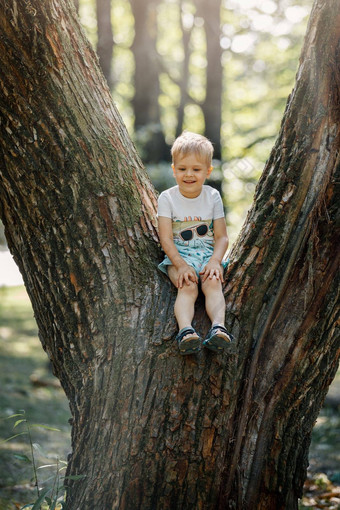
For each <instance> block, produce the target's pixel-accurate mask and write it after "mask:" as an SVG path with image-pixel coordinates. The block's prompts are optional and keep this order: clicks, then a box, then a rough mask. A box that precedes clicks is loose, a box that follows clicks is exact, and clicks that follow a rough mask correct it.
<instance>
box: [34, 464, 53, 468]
mask: <svg viewBox="0 0 340 510" xmlns="http://www.w3.org/2000/svg"><path fill="white" fill-rule="evenodd" d="M56 466H57V464H44V465H43V466H39V467H38V468H37V469H44V468H48V467H56Z"/></svg>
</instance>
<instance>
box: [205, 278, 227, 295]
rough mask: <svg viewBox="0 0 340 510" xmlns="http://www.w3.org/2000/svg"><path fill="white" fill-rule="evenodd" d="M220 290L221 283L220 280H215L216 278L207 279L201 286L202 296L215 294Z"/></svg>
mask: <svg viewBox="0 0 340 510" xmlns="http://www.w3.org/2000/svg"><path fill="white" fill-rule="evenodd" d="M221 289H222V283H221V280H220V279H217V278H216V276H213V278H207V279H206V280H205V281H204V283H203V284H202V291H203V294H206V293H208V292H217V291H220V290H221Z"/></svg>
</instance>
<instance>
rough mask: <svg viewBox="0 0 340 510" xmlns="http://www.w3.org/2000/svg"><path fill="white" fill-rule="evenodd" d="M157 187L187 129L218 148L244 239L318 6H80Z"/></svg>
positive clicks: (264, 0) (251, 0)
mask: <svg viewBox="0 0 340 510" xmlns="http://www.w3.org/2000/svg"><path fill="white" fill-rule="evenodd" d="M77 4H78V12H79V16H80V19H81V22H82V24H83V26H84V29H85V31H86V33H87V35H88V37H89V39H90V41H91V42H92V44H93V46H94V48H96V49H97V52H98V54H99V59H100V62H101V65H102V69H103V72H104V74H105V76H106V79H107V82H108V84H109V87H110V89H111V91H112V94H113V97H114V100H115V101H116V103H117V106H118V109H119V111H120V113H121V115H122V117H123V119H124V122H125V124H126V125H127V127H128V130H129V133H130V135H131V137H132V139H133V140H134V141H135V143H136V145H137V148H138V150H139V153H140V155H141V157H142V159H143V161H144V163H145V165H146V167H147V169H148V171H149V174H150V176H151V178H152V180H153V183H154V185H155V187H156V188H157V189H158V190H159V191H161V190H162V189H164V188H166V187H168V186H169V185H172V184H173V180H172V177H171V171H170V168H169V158H170V146H171V144H172V142H173V140H174V138H175V137H176V136H177V135H178V134H180V133H181V132H182V130H183V129H189V130H191V131H197V132H199V133H202V134H205V135H206V136H207V137H208V138H209V139H210V140H211V141H212V142H213V144H214V147H215V158H216V161H215V171H214V172H213V174H212V178H213V181H212V182H211V184H212V185H215V186H216V187H218V188H219V189H220V190H222V193H223V196H224V202H225V207H226V215H227V222H228V226H229V232H230V234H231V238H232V240H233V239H235V237H236V235H237V233H238V231H239V230H240V227H241V224H242V222H243V220H244V217H245V214H246V211H247V209H248V207H249V204H250V202H251V200H252V196H253V193H254V189H255V185H256V182H257V180H258V177H259V175H260V173H261V171H262V168H263V166H264V163H265V161H266V159H267V157H268V155H269V151H270V149H271V147H272V145H273V142H274V139H275V137H276V135H277V133H278V129H279V125H280V121H281V118H282V115H283V111H284V107H285V104H286V100H287V97H288V95H289V93H290V91H291V89H292V87H293V84H294V81H295V73H296V70H297V65H298V59H299V54H300V50H301V45H302V40H303V36H304V33H305V30H306V24H307V19H308V15H309V12H310V9H311V6H312V1H311V0H260V1H259V0H242V2H239V1H238V0H211V1H209V2H207V1H204V0H129V1H127V0H77Z"/></svg>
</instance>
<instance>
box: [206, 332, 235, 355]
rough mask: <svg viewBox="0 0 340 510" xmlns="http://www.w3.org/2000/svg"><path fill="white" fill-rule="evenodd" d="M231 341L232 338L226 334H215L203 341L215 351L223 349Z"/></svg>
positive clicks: (208, 347)
mask: <svg viewBox="0 0 340 510" xmlns="http://www.w3.org/2000/svg"><path fill="white" fill-rule="evenodd" d="M230 343H231V338H230V337H228V336H226V335H223V336H222V335H214V336H212V337H211V338H208V339H207V340H205V341H204V342H203V345H204V347H206V348H207V349H210V350H211V351H214V352H220V351H223V349H225V348H226V347H227V346H228V345H229V344H230Z"/></svg>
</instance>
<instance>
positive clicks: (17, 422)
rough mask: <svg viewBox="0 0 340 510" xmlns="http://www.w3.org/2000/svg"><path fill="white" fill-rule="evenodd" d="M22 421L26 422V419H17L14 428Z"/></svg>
mask: <svg viewBox="0 0 340 510" xmlns="http://www.w3.org/2000/svg"><path fill="white" fill-rule="evenodd" d="M22 422H25V423H27V420H25V419H23V420H17V421H16V422H15V423H14V426H13V428H14V429H15V427H17V426H18V425H20V423H22Z"/></svg>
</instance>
